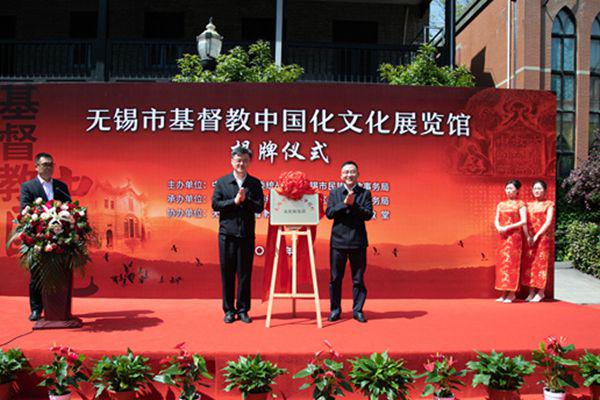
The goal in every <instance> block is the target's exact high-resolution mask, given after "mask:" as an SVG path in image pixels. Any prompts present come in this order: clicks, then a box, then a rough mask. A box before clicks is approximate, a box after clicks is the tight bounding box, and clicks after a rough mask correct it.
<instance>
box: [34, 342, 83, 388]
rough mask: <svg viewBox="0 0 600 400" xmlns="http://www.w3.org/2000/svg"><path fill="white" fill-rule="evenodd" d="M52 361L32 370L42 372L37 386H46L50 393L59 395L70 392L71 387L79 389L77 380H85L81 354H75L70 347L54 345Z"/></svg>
mask: <svg viewBox="0 0 600 400" xmlns="http://www.w3.org/2000/svg"><path fill="white" fill-rule="evenodd" d="M50 350H52V351H54V352H55V353H54V355H53V359H52V363H50V364H42V365H40V366H39V367H37V368H35V369H34V370H33V371H32V372H42V375H43V377H44V380H43V381H41V382H40V383H39V384H38V386H43V387H47V388H48V390H49V391H50V394H52V395H54V396H61V395H64V394H68V393H70V392H71V388H75V389H79V382H83V381H87V376H86V375H85V374H84V373H83V372H82V367H83V360H85V356H84V355H83V354H77V353H76V352H74V351H73V350H72V349H71V348H69V347H65V346H54V347H52V348H51V349H50Z"/></svg>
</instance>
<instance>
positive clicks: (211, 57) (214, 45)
mask: <svg viewBox="0 0 600 400" xmlns="http://www.w3.org/2000/svg"><path fill="white" fill-rule="evenodd" d="M215 28H216V26H215V25H213V23H212V17H211V18H210V19H209V20H208V25H206V30H205V31H204V32H202V33H201V34H200V35H198V36H197V37H196V42H197V44H198V55H199V56H200V63H201V64H202V68H204V69H206V70H209V71H213V70H214V69H215V67H216V66H217V61H216V58H217V57H218V56H219V54H221V46H222V45H223V36H221V35H219V33H218V32H217V31H216V30H215Z"/></svg>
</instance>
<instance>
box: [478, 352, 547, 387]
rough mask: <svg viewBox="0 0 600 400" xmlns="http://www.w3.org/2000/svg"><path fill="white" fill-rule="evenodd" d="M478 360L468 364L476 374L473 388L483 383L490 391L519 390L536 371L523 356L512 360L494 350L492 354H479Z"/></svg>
mask: <svg viewBox="0 0 600 400" xmlns="http://www.w3.org/2000/svg"><path fill="white" fill-rule="evenodd" d="M477 360H478V361H469V362H468V363H467V368H468V369H469V370H470V371H472V372H474V373H475V375H474V376H473V387H476V386H477V385H479V384H480V383H481V384H482V385H484V386H487V387H488V388H490V389H496V390H519V389H520V388H521V386H523V378H524V377H525V376H527V375H531V374H532V373H533V371H534V369H535V367H534V366H533V364H531V363H530V362H527V361H525V359H524V358H523V356H516V357H514V358H510V357H507V356H504V354H502V353H496V351H494V350H492V352H491V353H490V354H485V353H481V352H477Z"/></svg>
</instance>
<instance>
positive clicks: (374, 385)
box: [348, 351, 417, 400]
mask: <svg viewBox="0 0 600 400" xmlns="http://www.w3.org/2000/svg"><path fill="white" fill-rule="evenodd" d="M350 364H351V365H352V370H351V371H350V373H348V377H349V378H350V382H351V383H352V384H353V385H354V387H355V388H356V389H357V390H358V391H360V392H361V393H362V394H363V395H364V396H366V397H368V398H369V399H371V400H377V399H380V398H386V399H388V400H396V399H402V400H406V399H407V398H408V389H410V388H411V387H412V386H413V383H414V381H415V379H416V378H417V374H416V371H413V370H411V369H408V368H406V366H405V365H404V360H402V359H399V360H394V359H393V358H390V357H389V356H388V353H387V351H384V352H383V353H381V354H380V353H373V354H372V355H371V356H370V357H358V358H356V359H354V360H350Z"/></svg>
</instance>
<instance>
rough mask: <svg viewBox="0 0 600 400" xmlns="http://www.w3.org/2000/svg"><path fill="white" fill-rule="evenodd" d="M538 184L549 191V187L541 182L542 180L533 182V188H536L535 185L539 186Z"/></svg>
mask: <svg viewBox="0 0 600 400" xmlns="http://www.w3.org/2000/svg"><path fill="white" fill-rule="evenodd" d="M538 183H539V184H540V185H542V187H543V188H544V190H547V189H548V185H546V182H544V181H543V180H541V179H538V180H537V181H535V182H533V185H531V187H534V186H535V185H537V184H538Z"/></svg>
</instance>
